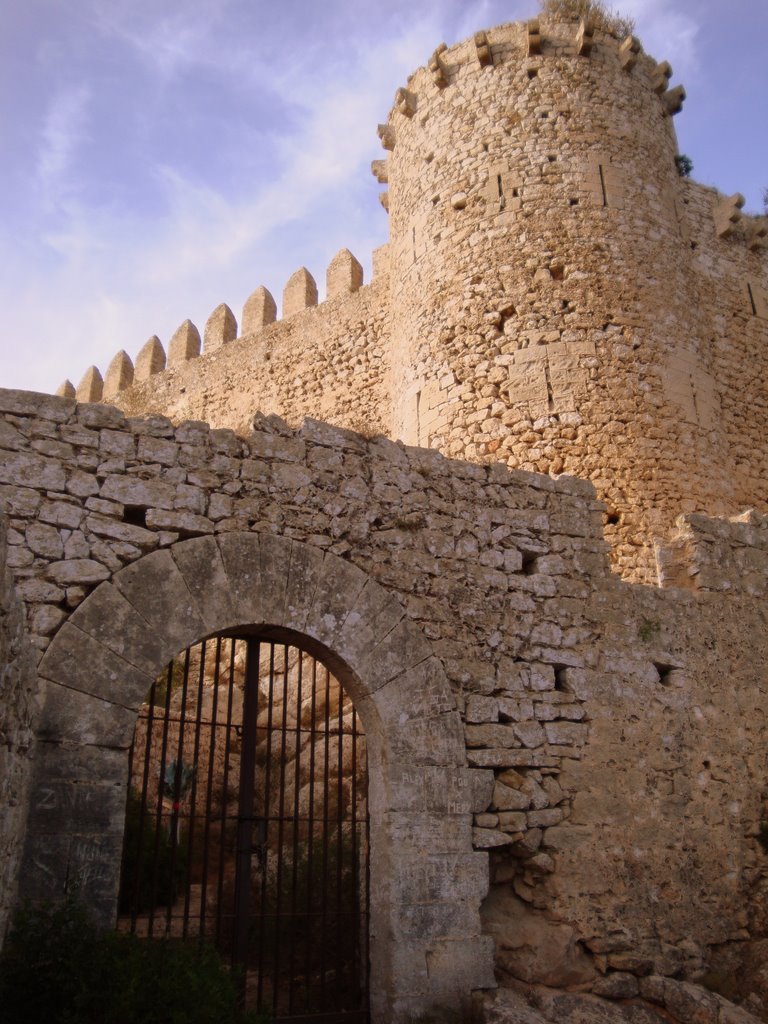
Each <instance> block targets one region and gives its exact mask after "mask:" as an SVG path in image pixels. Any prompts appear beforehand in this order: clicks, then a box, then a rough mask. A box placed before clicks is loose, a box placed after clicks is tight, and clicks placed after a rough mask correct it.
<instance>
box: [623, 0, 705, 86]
mask: <svg viewBox="0 0 768 1024" xmlns="http://www.w3.org/2000/svg"><path fill="white" fill-rule="evenodd" d="M620 8H621V12H622V14H626V15H629V17H631V18H634V19H635V21H636V22H637V32H638V35H639V36H640V37H641V39H642V41H643V46H644V47H645V50H646V51H647V52H648V53H650V54H651V55H652V56H653V57H655V58H656V60H660V61H661V60H669V62H670V63H671V64H672V67H673V69H674V72H675V75H676V76H679V75H682V74H686V73H692V72H695V71H696V70H697V69H698V47H697V42H698V40H697V37H698V34H699V23H698V21H697V20H696V19H695V18H694V17H693V16H692V15H691V14H688V13H687V12H686V11H684V10H681V9H680V7H679V5H677V4H675V3H674V2H673V0H622V2H621V4H620Z"/></svg>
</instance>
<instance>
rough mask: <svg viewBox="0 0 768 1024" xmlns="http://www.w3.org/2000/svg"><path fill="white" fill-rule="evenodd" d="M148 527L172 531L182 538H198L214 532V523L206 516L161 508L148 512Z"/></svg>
mask: <svg viewBox="0 0 768 1024" xmlns="http://www.w3.org/2000/svg"><path fill="white" fill-rule="evenodd" d="M147 526H150V527H151V528H152V529H153V530H171V531H173V532H175V533H178V534H179V535H180V536H181V537H197V536H199V535H200V534H206V533H213V532H214V526H213V523H212V522H211V521H210V519H208V518H207V517H206V516H200V515H196V514H195V513H194V512H185V511H178V512H170V511H168V510H167V509H161V508H151V509H150V510H149V511H148V512H147Z"/></svg>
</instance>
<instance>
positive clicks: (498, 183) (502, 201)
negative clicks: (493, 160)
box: [496, 174, 506, 210]
mask: <svg viewBox="0 0 768 1024" xmlns="http://www.w3.org/2000/svg"><path fill="white" fill-rule="evenodd" d="M496 189H497V190H498V193H499V209H501V210H503V209H504V205H505V202H506V201H505V199H504V185H503V184H502V181H501V175H500V174H497V175H496Z"/></svg>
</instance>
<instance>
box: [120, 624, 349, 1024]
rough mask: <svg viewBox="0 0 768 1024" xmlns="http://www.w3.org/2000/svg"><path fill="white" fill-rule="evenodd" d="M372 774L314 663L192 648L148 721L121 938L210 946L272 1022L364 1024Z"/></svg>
mask: <svg viewBox="0 0 768 1024" xmlns="http://www.w3.org/2000/svg"><path fill="white" fill-rule="evenodd" d="M366 770H367V759H366V748H365V737H364V735H363V732H362V729H361V726H360V722H359V720H358V716H357V712H356V711H355V709H354V707H353V705H352V703H351V701H350V700H349V698H348V697H347V696H346V694H345V693H344V691H343V689H342V688H341V685H340V684H339V682H338V681H337V680H336V679H335V678H334V677H333V676H332V675H331V674H330V672H329V671H328V669H327V668H326V667H325V666H324V665H323V664H322V663H321V662H319V661H317V660H316V659H315V658H314V657H312V656H311V655H310V654H309V653H307V652H306V651H303V650H301V649H300V648H298V647H296V646H293V645H290V644H285V643H280V644H278V643H274V642H272V641H270V640H266V639H260V638H251V637H247V638H237V637H228V636H219V637H215V638H214V639H212V640H207V641H203V642H202V643H200V644H196V645H194V646H193V647H190V648H188V649H187V650H186V651H184V652H183V654H181V655H180V656H179V657H178V658H176V659H174V661H172V662H171V663H170V664H169V665H168V667H167V670H166V672H165V673H164V674H163V675H162V676H161V677H159V678H158V679H157V680H156V681H155V683H154V684H153V686H152V688H151V690H150V693H149V695H148V698H147V701H146V703H145V704H144V705H142V707H141V710H140V713H139V719H138V723H137V726H136V732H135V735H134V741H133V744H132V746H131V750H130V786H129V793H128V807H127V813H126V834H125V842H124V849H123V867H122V881H121V888H120V906H119V914H120V917H119V923H118V926H119V927H120V928H121V929H124V930H129V931H131V932H133V933H135V934H137V935H142V936H162V937H177V938H189V939H194V940H197V941H200V942H204V941H209V942H212V943H214V944H215V945H216V947H217V948H218V949H219V951H220V952H221V953H223V954H224V955H225V956H226V957H228V958H229V959H230V960H231V962H232V963H233V964H235V965H238V966H239V967H241V968H242V970H243V975H244V986H245V1001H246V1005H247V1006H249V1007H258V1008H263V1009H265V1010H267V1011H269V1012H270V1013H271V1014H272V1016H273V1017H274V1018H275V1019H276V1020H292V1021H298V1020H300V1019H303V1018H307V1019H308V1018H312V1020H317V1021H323V1020H331V1019H333V1018H334V1017H338V1016H339V1015H342V1014H343V1019H344V1020H345V1021H367V1019H368V1009H367V1007H368V999H367V990H368V904H369V881H368V808H367V774H366Z"/></svg>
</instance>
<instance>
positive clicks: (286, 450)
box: [0, 392, 768, 1019]
mask: <svg viewBox="0 0 768 1024" xmlns="http://www.w3.org/2000/svg"><path fill="white" fill-rule="evenodd" d="M0 410H2V413H3V419H2V423H3V428H2V440H3V451H2V456H1V457H0V487H1V488H2V490H1V491H0V494H1V495H2V500H3V505H4V508H5V509H6V510H7V523H8V526H7V537H8V556H7V560H8V563H9V566H10V567H11V571H12V573H13V576H14V577H15V580H16V590H17V592H18V594H19V596H20V597H21V599H22V601H23V603H24V606H25V613H26V621H27V623H28V627H27V631H28V635H29V638H30V642H31V644H32V645H33V646H34V648H35V649H36V650H37V652H38V656H39V657H41V659H42V660H41V661H40V664H39V676H40V679H41V683H40V685H41V687H42V691H41V692H42V695H43V710H42V717H41V720H40V723H39V726H38V749H37V756H36V766H37V767H36V772H37V775H36V779H35V782H34V791H33V799H32V803H31V812H30V821H29V826H28V829H27V844H28V851H29V852H28V855H27V856H28V859H27V862H26V864H27V866H26V868H25V869H24V871H23V872H22V892H23V893H24V894H25V895H26V896H30V897H33V898H40V897H43V896H45V897H51V896H56V895H57V893H61V892H62V891H63V887H64V886H65V885H66V884H67V882H66V880H67V879H69V884H72V879H75V878H77V879H79V883H78V884H79V885H80V891H81V892H83V893H85V894H86V895H87V896H88V897H89V898H90V899H91V900H92V903H93V905H94V906H95V907H98V908H100V910H101V913H102V914H103V915H104V917H105V919H108V918H109V916H110V914H113V913H114V910H113V908H114V899H115V892H116V872H117V870H118V867H119V849H120V844H121V836H122V808H123V802H124V798H125V781H126V780H125V771H126V763H125V750H126V748H127V746H128V744H129V743H130V739H131V736H132V732H133V725H134V722H135V714H136V708H137V707H138V704H139V703H140V702H141V700H142V699H143V697H144V695H145V694H146V692H147V689H148V687H149V685H150V683H151V680H152V678H153V673H154V672H155V669H156V668H157V667H158V666H160V667H161V666H162V664H164V663H165V661H167V660H168V658H169V657H171V656H172V655H173V653H175V652H176V651H178V650H180V649H182V648H183V647H184V646H185V645H186V644H187V643H189V642H191V640H192V639H197V638H200V637H202V636H205V635H210V634H211V633H212V632H215V631H217V630H220V629H222V628H226V627H229V626H231V625H232V624H233V623H237V622H241V623H242V622H246V621H247V622H254V623H257V624H258V623H260V622H265V623H272V624H273V625H274V624H277V625H280V624H283V625H286V626H288V627H289V628H291V629H294V630H298V631H299V632H301V633H302V634H303V635H306V636H308V637H309V638H311V639H313V640H314V641H315V642H318V643H320V644H321V645H322V647H323V649H324V650H325V651H326V655H325V656H326V657H327V658H328V660H329V664H331V665H332V666H333V667H334V670H335V671H336V672H337V674H338V676H339V678H341V679H342V680H343V681H344V685H345V686H346V687H347V689H348V692H350V695H351V696H352V697H353V699H354V701H355V704H356V706H357V707H358V710H359V712H360V715H361V718H362V720H363V724H364V727H365V730H366V734H367V735H368V737H369V741H370V742H371V749H372V751H374V752H375V751H376V749H377V747H378V749H379V755H378V757H379V760H378V762H375V761H374V762H373V763H372V769H371V773H372V779H374V778H375V779H376V780H377V781H376V784H375V787H374V795H373V796H372V801H373V804H374V805H375V806H376V807H378V818H377V820H378V821H379V822H380V823H383V824H380V826H378V827H380V838H379V840H378V842H379V847H378V851H377V852H378V859H374V861H373V864H372V871H373V875H374V885H375V886H377V887H378V891H379V892H381V893H382V894H385V893H386V894H388V895H387V896H386V897H385V896H384V895H382V902H381V904H380V910H381V913H382V914H384V915H385V916H386V918H387V920H386V923H384V922H380V923H379V925H378V935H379V936H380V939H379V942H380V946H379V948H380V949H381V950H382V954H381V959H380V960H379V961H378V968H377V970H378V971H379V972H380V973H379V974H377V973H376V970H375V972H374V977H377V978H378V979H379V980H378V989H377V991H378V999H379V1001H380V1005H381V1006H382V1007H383V1006H384V1005H386V1006H388V1007H392V1006H396V1007H400V1010H398V1012H402V1013H404V1014H405V1017H403V1019H406V1017H407V1013H413V1012H414V1006H417V1005H420V1006H421V1007H422V1012H425V1011H426V1010H427V1009H428V1008H429V1007H432V1008H434V1007H435V1006H436V1005H437V1006H443V1007H445V1006H446V1005H450V1004H451V1003H452V1001H455V1000H456V999H457V998H458V994H459V993H458V990H459V989H460V990H462V991H463V993H464V994H466V993H467V992H468V991H469V990H470V989H483V988H486V989H487V988H488V987H489V986H492V985H493V975H492V973H491V972H490V961H489V959H488V956H489V953H490V950H489V947H488V946H487V944H486V938H487V937H488V938H490V937H493V938H494V940H495V943H496V956H495V963H496V970H497V973H498V976H499V978H500V979H501V980H502V981H505V979H506V980H512V981H514V980H518V981H520V980H522V981H524V982H526V983H528V984H532V985H548V986H554V987H558V986H568V985H573V984H577V985H578V986H579V987H581V988H583V989H586V990H589V989H590V988H591V989H592V990H593V991H594V992H598V993H599V992H601V991H605V992H607V993H608V994H610V986H609V985H608V982H610V983H611V984H613V985H614V986H617V985H618V982H616V981H611V979H612V978H614V975H622V976H623V975H625V974H627V973H629V974H630V975H631V976H632V977H633V978H636V979H637V978H638V977H640V978H642V977H645V976H650V977H656V976H659V977H662V978H664V977H668V978H674V977H677V978H679V977H681V976H682V977H683V978H694V979H695V978H698V977H701V976H704V975H706V974H707V972H708V971H716V970H722V969H723V965H726V967H727V970H728V971H729V972H742V973H741V974H740V976H743V977H744V978H745V981H744V985H745V986H746V987H745V989H744V992H745V993H747V992H754V993H757V997H759V998H762V997H763V996H764V994H765V990H764V986H763V987H761V985H763V983H762V982H761V981H760V980H759V977H758V976H757V975H755V974H754V971H753V975H750V974H749V971H750V970H751V968H750V966H749V965H750V964H751V963H752V962H753V960H754V957H755V956H756V955H757V954H756V951H759V949H761V948H763V946H764V944H765V927H766V925H765V922H766V909H767V907H766V877H767V871H766V868H767V865H766V854H765V851H764V850H763V848H762V846H761V844H760V842H759V836H760V834H761V833H760V829H761V822H762V821H763V820H764V817H765V816H766V805H765V801H766V799H768V788H766V774H765V753H764V746H763V739H762V722H763V718H764V715H765V711H766V686H765V669H764V665H765V663H766V658H768V650H766V643H767V641H766V636H768V633H767V632H766V629H765V609H764V602H763V600H762V597H763V595H764V593H765V589H766V586H768V571H767V570H768V554H767V552H768V525H767V524H766V521H765V520H764V519H763V518H762V517H759V516H757V515H755V514H752V515H750V516H749V517H746V518H744V519H743V521H739V522H730V523H729V522H726V521H717V520H710V519H706V518H705V517H700V516H688V517H685V518H683V519H682V520H681V521H680V524H679V527H678V534H677V536H676V538H673V541H672V543H671V544H670V552H671V553H669V554H668V556H667V563H668V564H669V565H670V566H673V565H674V572H675V574H676V579H677V580H678V581H679V580H682V578H683V577H685V585H686V586H685V589H680V588H679V587H676V588H674V589H658V588H649V587H643V586H638V585H631V584H627V583H623V582H621V581H620V580H619V579H618V578H617V577H615V576H614V575H612V574H611V572H610V571H609V566H608V560H607V545H606V544H605V541H604V538H603V533H602V526H601V506H600V505H599V504H598V503H596V502H595V500H594V492H593V489H592V487H591V485H590V484H588V483H583V482H580V481H578V480H575V479H571V478H568V477H561V478H560V479H552V478H550V477H546V476H540V475H534V474H528V473H524V472H521V471H510V470H508V469H507V468H506V467H504V466H501V465H490V466H481V465H474V464H472V463H467V462H452V461H449V460H447V459H445V458H444V457H443V456H441V455H440V454H439V453H437V452H434V451H429V450H426V449H422V448H408V447H404V446H403V445H402V444H400V443H395V442H392V441H388V440H386V439H384V438H377V439H370V440H369V439H366V438H364V437H361V436H360V435H357V434H355V433H353V432H351V431H345V430H340V429H338V428H333V427H330V426H328V425H324V424H322V423H320V422H317V421H312V420H306V421H305V422H304V424H303V425H302V427H301V428H300V429H299V430H298V431H294V430H293V429H291V428H290V427H288V426H287V425H286V424H285V423H284V422H283V421H281V420H279V419H277V418H276V417H267V418H262V419H261V420H260V421H259V425H258V429H257V430H254V431H253V432H252V433H251V434H250V435H249V436H248V437H238V436H237V435H236V434H234V433H233V432H231V431H228V430H221V429H219V430H212V429H210V428H209V427H208V426H207V425H206V424H203V423H200V422H187V423H183V424H180V425H178V426H175V425H174V424H172V423H171V422H170V421H169V420H167V419H164V418H163V417H159V416H153V417H148V418H145V419H141V418H139V419H127V418H125V416H124V414H123V413H122V412H120V411H119V410H116V409H114V408H111V407H109V406H105V405H94V404H90V405H89V404H78V403H76V402H75V401H74V400H68V399H63V398H53V397H49V396H40V395H32V394H27V393H23V392H2V393H0ZM139 522H141V525H139ZM244 544H245V546H243V545H244ZM251 551H255V552H256V555H255V556H251V554H250V552H251ZM258 552H261V554H258ZM252 557H256V562H255V563H253V565H254V568H253V569H251V568H249V565H250V563H251V561H252ZM297 574H298V575H297ZM312 579H314V580H315V583H311V580H312ZM324 579H326V580H331V581H335V582H331V583H328V582H326V583H325V584H323V585H322V586H320V583H321V581H322V580H324ZM318 586H320V590H319V591H318V589H317V587H318ZM276 587H277V588H278V590H277V591H276V590H275V588H276ZM296 588H299V589H296ZM323 588H324V589H323ZM290 593H294V594H296V598H295V599H294V600H288V598H287V596H286V595H287V594H290ZM302 594H303V595H304V596H303V597H301V595H302ZM307 594H315V597H314V599H313V602H314V603H313V604H312V607H311V608H310V609H307V601H308V600H309V598H308V597H307ZM366 594H368V595H380V596H369V597H368V598H366V596H365V595H366ZM299 598H301V599H300V600H299V604H298V606H296V605H295V600H296V599H299ZM302 602H303V603H302ZM371 602H372V603H371ZM334 606H335V607H337V608H339V609H342V608H347V609H348V611H346V612H344V613H343V614H342V615H341V618H339V612H336V613H334V614H332V615H331V616H330V618H329V617H328V612H329V610H330V609H333V608H334ZM387 608H391V612H390V611H387V612H386V614H384V610H385V609H387ZM392 616H394V617H392ZM369 620H370V627H369V626H366V625H365V622H367V621H369ZM342 621H343V622H344V623H347V624H350V623H352V622H354V623H356V624H357V625H356V628H354V629H352V628H351V626H349V625H348V626H340V623H341V622H342ZM397 622H400V624H401V625H400V626H398V627H396V628H394V629H393V625H394V624H396V623H397ZM313 623H314V624H313ZM359 623H363V625H362V626H361V625H359ZM369 629H370V632H369ZM360 630H362V635H360ZM403 630H404V632H402V631H403ZM377 635H378V636H379V637H381V639H380V640H379V641H377V639H376V637H377ZM377 643H378V644H379V646H378V647H377V646H376V645H377ZM361 644H362V647H361ZM372 644H373V652H374V655H373V656H371V654H370V651H371V645H372ZM381 644H383V645H384V646H381ZM713 652H716V653H713ZM350 666H353V670H352V671H350ZM96 670H97V671H96ZM95 671H96V674H94V672H95ZM382 673H383V674H382ZM377 679H378V682H377V681H376V680H377ZM430 680H431V681H430ZM441 680H442V682H441ZM414 687H415V689H414ZM414 700H415V703H414ZM409 708H410V710H408V709H409ZM404 716H406V717H405V718H404ZM406 721H407V722H408V725H407V728H405V724H404V723H405V722H406ZM435 773H439V774H435ZM457 773H459V774H457ZM461 773H463V774H461ZM438 778H442V780H443V781H442V782H441V783H439V784H438V790H435V789H434V786H435V783H436V781H437V779H438ZM450 779H453V780H454V782H452V783H451V782H450V781H449V780H450ZM457 787H458V788H457ZM472 813H474V819H473V820H472ZM431 818H434V821H433V822H432V824H430V821H431ZM5 827H6V829H7V830H8V832H9V833H10V835H7V836H6V837H5V839H4V842H5V847H4V848H5V849H7V848H8V847H9V845H12V842H11V841H12V840H13V839H14V838H15V839H16V840H17V841H18V840H19V834H18V833H19V826H18V825H17V824H14V822H13V821H11V822H10V823H9V824H6V826H5ZM406 837H407V839H406ZM374 849H376V847H374ZM385 851H388V852H385ZM460 864H464V865H465V866H464V867H459V865H460ZM482 865H486V866H485V867H484V868H483V867H482ZM489 868H490V874H489V873H488V871H489ZM377 872H378V873H379V874H378V877H377ZM437 879H441V881H440V883H439V885H438V886H437V887H435V882H436V880H437ZM419 886H422V888H419ZM424 887H426V888H424ZM440 893H442V894H443V895H442V896H441V895H440ZM481 900H482V908H481V906H480V903H481ZM425 906H430V907H431V911H430V918H429V920H430V925H429V926H426V925H425V920H426V919H425V917H424V908H425ZM417 907H420V908H421V909H420V910H419V913H418V914H417V915H416V914H415V911H416V908H417ZM441 908H442V909H441ZM459 908H462V913H460V914H459V913H458V909H459ZM388 934H392V935H393V938H392V941H391V942H390V943H388V942H387V940H386V939H385V938H384V937H385V936H387V935H388ZM375 936H376V931H375V933H374V945H373V949H374V962H376V960H375V957H376V949H377V947H376V938H375ZM761 944H762V945H761ZM451 951H452V952H451ZM424 958H426V959H424ZM419 963H426V965H428V967H427V974H426V975H423V974H422V973H421V971H420V969H419V967H418V964H419ZM755 979H756V980H755ZM619 981H621V979H619ZM638 983H639V982H636V984H638ZM601 986H602V988H601ZM606 986H607V987H606ZM625 988H626V986H625ZM625 988H624V989H622V988H621V986H620V985H618V987H617V988H616V990H617V991H624V990H625ZM419 1000H421V1001H420V1002H419ZM406 1010H407V1012H406ZM382 1012H383V1009H382ZM382 1019H383V1018H382Z"/></svg>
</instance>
